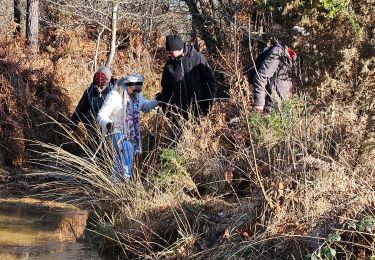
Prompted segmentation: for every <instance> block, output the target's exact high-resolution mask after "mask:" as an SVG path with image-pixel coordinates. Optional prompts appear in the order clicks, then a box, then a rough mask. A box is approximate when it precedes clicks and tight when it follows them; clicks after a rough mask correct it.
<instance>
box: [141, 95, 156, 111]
mask: <svg viewBox="0 0 375 260" xmlns="http://www.w3.org/2000/svg"><path fill="white" fill-rule="evenodd" d="M138 95H139V103H140V106H141V110H142V111H143V112H145V113H148V112H150V111H151V110H152V109H154V108H155V107H156V106H157V105H158V102H157V101H156V100H155V99H151V100H148V99H146V98H145V97H144V96H143V94H142V93H139V94H138Z"/></svg>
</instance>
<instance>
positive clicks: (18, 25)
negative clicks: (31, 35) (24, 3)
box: [13, 0, 21, 36]
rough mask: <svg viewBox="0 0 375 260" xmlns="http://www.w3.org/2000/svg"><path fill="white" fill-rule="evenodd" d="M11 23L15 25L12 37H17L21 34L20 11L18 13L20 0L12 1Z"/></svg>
mask: <svg viewBox="0 0 375 260" xmlns="http://www.w3.org/2000/svg"><path fill="white" fill-rule="evenodd" d="M13 10H14V12H13V21H14V23H15V27H16V28H15V31H14V36H18V35H19V34H20V33H21V11H20V0H14V1H13Z"/></svg>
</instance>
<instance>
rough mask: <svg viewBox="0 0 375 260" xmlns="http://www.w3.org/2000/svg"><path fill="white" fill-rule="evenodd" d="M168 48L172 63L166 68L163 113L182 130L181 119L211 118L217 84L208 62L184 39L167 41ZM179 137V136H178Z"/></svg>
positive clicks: (174, 37)
mask: <svg viewBox="0 0 375 260" xmlns="http://www.w3.org/2000/svg"><path fill="white" fill-rule="evenodd" d="M165 48H166V50H167V52H168V60H167V62H166V64H165V66H164V70H163V74H162V79H161V87H162V91H161V93H160V94H159V95H158V96H157V100H158V101H159V102H160V106H161V107H162V109H163V111H164V112H166V110H169V112H172V113H168V111H167V116H171V115H172V121H174V122H173V123H174V124H175V126H176V127H177V131H178V129H179V122H178V121H179V118H176V116H174V117H173V114H176V115H179V116H180V117H182V118H184V119H188V117H189V112H191V113H192V114H193V115H194V116H205V115H207V113H208V111H209V108H210V106H211V105H212V102H213V99H214V97H215V90H216V83H215V81H214V78H213V75H212V71H211V68H210V65H209V64H208V62H207V60H206V58H205V57H204V56H203V54H201V53H200V52H198V51H197V50H196V49H195V48H194V47H193V46H191V45H188V44H186V43H185V42H184V41H183V40H182V38H181V36H180V35H178V34H171V35H168V36H167V37H166V42H165ZM177 135H178V134H177Z"/></svg>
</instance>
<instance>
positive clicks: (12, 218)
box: [0, 200, 104, 260]
mask: <svg viewBox="0 0 375 260" xmlns="http://www.w3.org/2000/svg"><path fill="white" fill-rule="evenodd" d="M86 220H87V212H85V211H81V210H78V209H76V208H73V207H68V206H62V204H54V205H45V204H40V202H38V201H35V200H21V201H14V200H13V201H10V200H8V201H7V200H0V259H10V260H13V259H38V260H39V259H41V260H43V259H45V260H47V259H48V260H49V259H78V260H79V259H93V260H96V259H104V258H102V257H100V256H99V255H98V253H97V252H96V251H95V250H94V249H93V248H92V247H91V246H90V245H89V244H87V243H75V241H76V239H78V238H79V237H81V236H82V235H83V232H84V228H85V225H86Z"/></svg>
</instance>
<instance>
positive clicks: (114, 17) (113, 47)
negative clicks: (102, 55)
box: [105, 1, 120, 66]
mask: <svg viewBox="0 0 375 260" xmlns="http://www.w3.org/2000/svg"><path fill="white" fill-rule="evenodd" d="M119 4H120V2H115V1H114V2H112V19H111V44H110V49H109V55H108V58H107V61H106V63H105V65H107V66H111V63H112V61H113V58H114V57H115V52H116V34H117V12H118V6H119Z"/></svg>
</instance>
